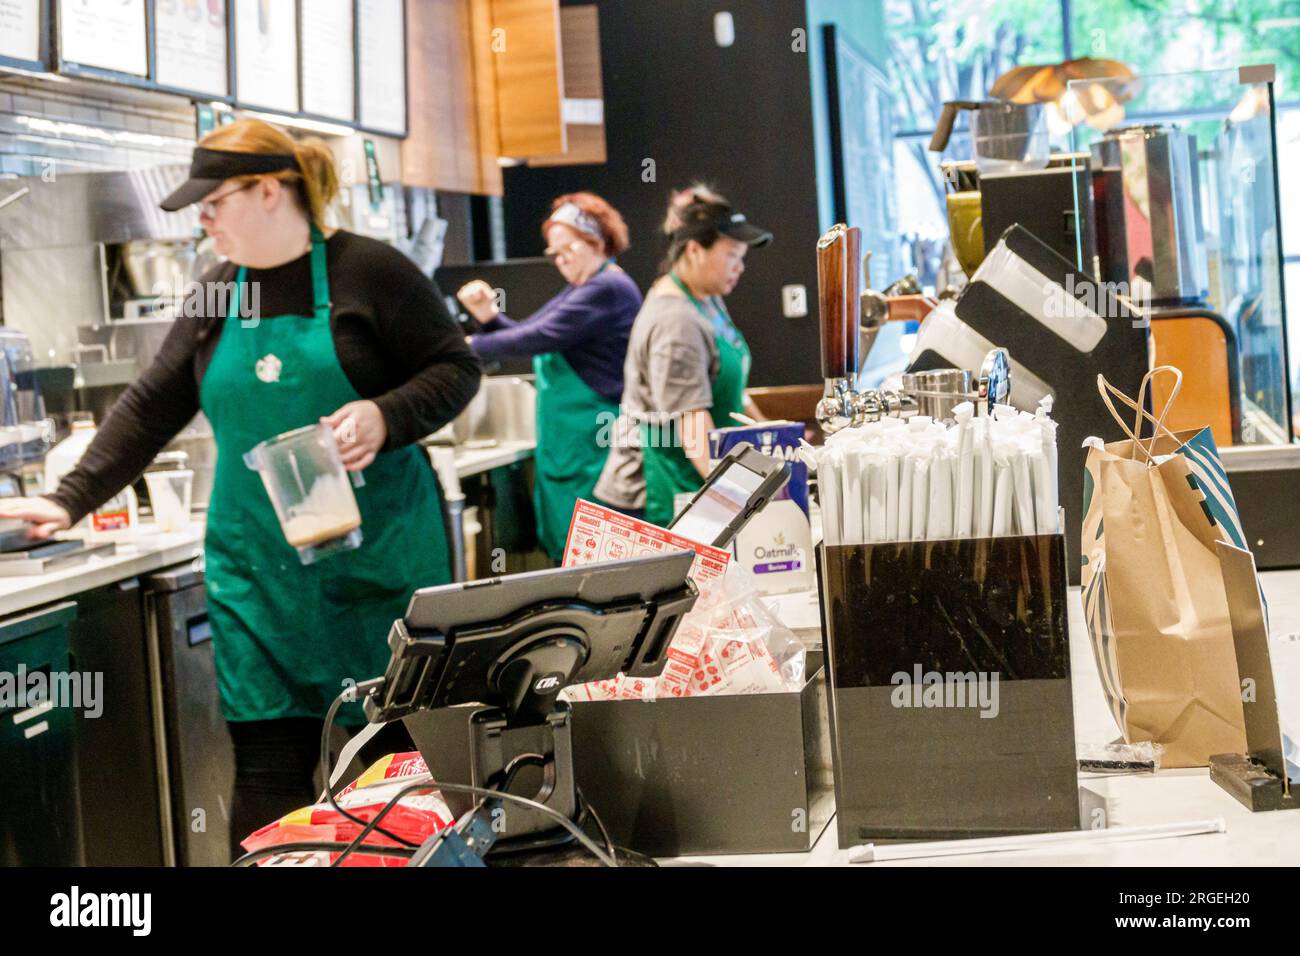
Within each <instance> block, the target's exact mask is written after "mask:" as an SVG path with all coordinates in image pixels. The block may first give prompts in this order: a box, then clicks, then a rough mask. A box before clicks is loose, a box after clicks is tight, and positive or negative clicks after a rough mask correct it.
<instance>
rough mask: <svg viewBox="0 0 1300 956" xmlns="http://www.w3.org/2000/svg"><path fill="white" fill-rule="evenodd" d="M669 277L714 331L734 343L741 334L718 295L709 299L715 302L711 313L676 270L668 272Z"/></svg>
mask: <svg viewBox="0 0 1300 956" xmlns="http://www.w3.org/2000/svg"><path fill="white" fill-rule="evenodd" d="M668 278H670V279H672V280H673V282H674V284H676V286H677V288H679V289H681V290H682V295H684V296H686V298H688V299H690V300H691V305H693V306H695V310H696V311H697V312H699V313H700V315H702V316H704V319H705V321H706V322H708V323H709V324H710V325H711V326H713V329H714V331H715V332H717V333H718V334H720V335H724V336H726V339H727V341H728V342H731V343H732V344H733V345H734V344H735V342H736V339H737V337H738V336H739V332H738V331H737V330H736V327H735V326H734V325H732V324H731V316H730V315H728V314H727V308H726V306H724V305H723V304H722V303H721V302H720V301H719V300H718V299H717V298H716V297H714V298H710V299H709V301H710V302H711V303H713V308H714V310H715V312H714V313H713V314H712V315H710V314H709V312H708V310H707V309H705V308H704V303H703V302H701V301H700V300H699V299H697V298H695V294H694V293H693V292H691V290H690V289H688V288H687V287H686V283H685V282H683V281H682V280H681V279H680V278H678V276H677V273H676V272H670V273H668Z"/></svg>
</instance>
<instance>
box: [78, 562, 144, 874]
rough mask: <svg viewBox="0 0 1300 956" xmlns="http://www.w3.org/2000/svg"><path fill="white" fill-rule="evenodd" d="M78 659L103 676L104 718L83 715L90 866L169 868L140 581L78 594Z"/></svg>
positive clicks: (81, 757) (84, 823)
mask: <svg viewBox="0 0 1300 956" xmlns="http://www.w3.org/2000/svg"><path fill="white" fill-rule="evenodd" d="M76 601H77V620H76V621H75V622H74V623H73V624H72V627H71V644H72V660H73V664H74V666H75V667H76V668H77V669H78V670H81V671H90V672H98V673H100V674H102V675H103V690H102V696H103V701H102V708H103V712H102V713H101V714H99V715H93V716H92V715H90V714H87V713H84V712H80V711H79V712H78V713H77V755H78V756H77V767H78V772H79V774H80V789H81V830H82V837H83V839H84V840H85V846H86V865H87V866H161V865H162V862H163V851H162V819H161V814H160V810H159V804H158V763H157V759H156V755H155V742H154V724H153V708H152V702H151V688H150V684H149V663H148V654H147V651H146V643H145V626H144V605H143V600H142V597H141V591H140V582H139V580H138V579H137V578H131V579H129V580H127V581H120V582H118V583H117V584H110V585H107V586H106V587H102V588H96V589H95V590H92V591H87V592H85V593H84V594H79V595H77V598H76Z"/></svg>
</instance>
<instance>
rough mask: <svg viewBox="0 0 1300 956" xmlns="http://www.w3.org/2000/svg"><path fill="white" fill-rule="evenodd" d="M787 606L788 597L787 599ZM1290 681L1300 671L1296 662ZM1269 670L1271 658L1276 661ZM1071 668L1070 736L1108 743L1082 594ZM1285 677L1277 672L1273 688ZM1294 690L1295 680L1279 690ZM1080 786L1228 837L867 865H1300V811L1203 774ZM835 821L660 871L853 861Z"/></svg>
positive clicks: (1286, 594) (1289, 620) (1135, 811)
mask: <svg viewBox="0 0 1300 956" xmlns="http://www.w3.org/2000/svg"><path fill="white" fill-rule="evenodd" d="M1260 577H1261V579H1262V581H1263V583H1264V592H1265V594H1266V596H1267V597H1268V602H1269V616H1270V621H1271V625H1272V633H1273V634H1274V635H1279V634H1289V633H1293V632H1296V631H1300V571H1267V572H1264V573H1263V574H1262V575H1261V576H1260ZM787 600H793V598H789V599H787ZM1288 663H1289V664H1291V665H1292V666H1291V668H1290V675H1289V676H1293V677H1300V674H1296V667H1295V666H1294V662H1292V661H1290V660H1288ZM1274 666H1275V668H1276V667H1277V662H1275V665H1274ZM1070 670H1071V678H1072V680H1073V688H1074V727H1075V738H1076V739H1077V740H1078V741H1079V742H1080V743H1085V742H1086V743H1105V742H1108V741H1111V740H1114V739H1116V738H1117V737H1118V736H1119V730H1118V728H1117V727H1116V726H1115V721H1114V719H1113V718H1112V717H1111V715H1110V712H1109V711H1108V710H1107V708H1106V703H1105V698H1104V697H1103V695H1102V690H1101V683H1100V680H1099V679H1098V676H1097V666H1096V663H1095V661H1094V659H1093V654H1092V646H1091V645H1090V643H1089V641H1088V632H1087V629H1086V628H1085V626H1084V620H1083V608H1082V602H1081V600H1080V597H1079V589H1078V588H1071V591H1070ZM1283 681H1285V678H1283V677H1282V676H1281V675H1280V674H1279V682H1280V683H1281V682H1283ZM1283 692H1287V693H1290V694H1300V681H1296V680H1293V681H1292V682H1291V683H1290V686H1289V687H1287V686H1285V684H1284V685H1283V686H1281V687H1279V693H1283ZM1080 784H1081V785H1082V786H1085V787H1088V788H1089V789H1091V790H1092V791H1093V792H1094V793H1097V794H1099V795H1101V796H1102V797H1104V798H1105V799H1106V814H1107V820H1108V822H1109V825H1110V826H1138V825H1145V824H1156V823H1183V822H1189V821H1194V820H1208V819H1214V818H1222V819H1223V821H1224V822H1225V824H1226V825H1227V831H1226V832H1224V833H1217V834H1209V835H1203V836H1188V837H1173V838H1169V839H1162V840H1149V841H1142V842H1133V843H1115V844H1108V845H1104V846H1091V847H1072V848H1070V849H1068V850H1060V849H1057V850H1051V849H1039V850H1022V851H1017V852H1013V853H996V854H994V853H985V854H975V855H971V856H956V857H940V858H932V859H926V860H915V861H897V862H888V863H872V864H869V865H870V866H872V867H880V866H924V865H933V866H981V865H983V866H989V865H993V866H1044V865H1051V866H1112V865H1117V866H1192V865H1195V866H1294V865H1295V863H1296V861H1297V859H1300V811H1296V810H1292V811H1285V810H1282V811H1272V812H1265V813H1251V812H1250V811H1249V810H1247V809H1246V808H1245V807H1244V806H1242V805H1241V804H1240V803H1238V802H1237V801H1236V800H1235V799H1233V797H1232V796H1230V795H1229V794H1228V793H1227V791H1225V790H1223V789H1221V788H1220V787H1219V786H1218V784H1215V783H1212V782H1211V781H1210V774H1209V771H1208V770H1204V769H1190V770H1161V771H1158V772H1157V773H1155V774H1133V775H1126V776H1109V775H1101V774H1096V775H1093V774H1090V775H1086V776H1083V777H1081V778H1080ZM837 844H838V837H837V835H836V832H835V821H834V820H832V821H831V822H830V825H829V826H827V828H826V830H825V831H824V832H823V833H822V835H821V838H820V839H819V840H818V841H817V844H816V845H815V846H814V847H813V849H812V850H810V851H809V852H807V853H770V854H752V855H746V856H696V857H680V858H677V859H665V860H661V861H660V863H661V864H662V865H664V866H674V865H685V864H690V865H699V864H702V863H703V864H712V865H715V866H847V865H848V864H849V858H850V856H855V855H857V854H856V853H851V852H850V851H849V850H847V849H845V850H841V849H840V848H839V847H838V845H837Z"/></svg>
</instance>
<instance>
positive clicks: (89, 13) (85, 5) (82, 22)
mask: <svg viewBox="0 0 1300 956" xmlns="http://www.w3.org/2000/svg"><path fill="white" fill-rule="evenodd" d="M144 7H145V0H59V51H60V56H61V58H62V59H63V60H64V62H67V63H76V64H80V65H81V66H93V67H98V68H100V69H103V70H113V71H114V72H117V73H130V74H132V75H134V76H148V75H149V51H148V47H147V45H146V39H145V19H144Z"/></svg>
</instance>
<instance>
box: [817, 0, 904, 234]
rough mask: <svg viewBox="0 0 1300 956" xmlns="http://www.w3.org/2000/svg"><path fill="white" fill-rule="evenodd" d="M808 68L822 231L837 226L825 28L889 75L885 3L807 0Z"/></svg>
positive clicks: (878, 1) (881, 0) (818, 209)
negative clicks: (830, 25)
mask: <svg viewBox="0 0 1300 956" xmlns="http://www.w3.org/2000/svg"><path fill="white" fill-rule="evenodd" d="M807 9H808V68H809V69H810V70H812V99H813V143H814V146H815V154H816V164H817V215H818V220H819V221H820V223H821V228H822V231H823V232H824V231H825V230H827V229H829V228H830V227H831V226H832V225H834V223H833V222H832V221H831V217H832V215H833V211H832V206H833V200H832V197H831V172H830V148H831V133H830V118H829V115H828V112H827V109H828V108H827V103H826V58H825V55H824V51H823V49H822V37H821V28H822V25H823V24H826V23H833V24H835V26H836V28H837V29H839V30H842V31H844V33H845V34H846V35H847V36H848V37H849V39H850V40H852V41H853V42H854V43H855V44H856V45H857V46H858V47H860V48H861V49H862V51H863V52H864V53H866V54H867V56H869V57H870V58H871V60H872V62H873V64H874V65H875V66H877V67H879V68H880V71H881V72H882V73H884V74H885V75H886V76H888V75H889V62H888V58H889V44H888V42H887V39H886V36H885V8H884V0H807Z"/></svg>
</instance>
